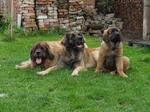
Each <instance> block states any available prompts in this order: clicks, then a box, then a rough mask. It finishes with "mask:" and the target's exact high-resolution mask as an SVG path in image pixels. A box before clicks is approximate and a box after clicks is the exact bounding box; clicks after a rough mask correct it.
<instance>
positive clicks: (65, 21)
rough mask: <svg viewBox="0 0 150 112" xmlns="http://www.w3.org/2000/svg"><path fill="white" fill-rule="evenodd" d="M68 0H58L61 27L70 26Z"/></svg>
mask: <svg viewBox="0 0 150 112" xmlns="http://www.w3.org/2000/svg"><path fill="white" fill-rule="evenodd" d="M68 7H69V4H68V0H58V18H59V25H60V27H61V28H68V27H69V11H68Z"/></svg>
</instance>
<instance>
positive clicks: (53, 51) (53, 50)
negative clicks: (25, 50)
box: [16, 41, 63, 69]
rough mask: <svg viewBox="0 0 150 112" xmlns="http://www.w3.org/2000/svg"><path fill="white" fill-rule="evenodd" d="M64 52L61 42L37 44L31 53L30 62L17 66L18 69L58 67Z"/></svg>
mask: <svg viewBox="0 0 150 112" xmlns="http://www.w3.org/2000/svg"><path fill="white" fill-rule="evenodd" d="M62 52H63V45H62V44H61V41H54V42H46V41H45V42H39V43H37V44H35V45H34V46H33V47H32V49H31V52H30V60H28V61H24V62H21V63H20V64H18V65H16V69H26V68H30V69H32V68H35V67H37V66H40V67H42V68H45V69H46V68H48V67H52V66H54V65H56V63H57V62H58V60H59V58H60V56H61V54H62Z"/></svg>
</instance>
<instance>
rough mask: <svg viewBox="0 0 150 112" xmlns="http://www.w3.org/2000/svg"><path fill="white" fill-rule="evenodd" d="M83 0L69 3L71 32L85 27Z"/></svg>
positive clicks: (74, 0) (73, 0) (72, 0)
mask: <svg viewBox="0 0 150 112" xmlns="http://www.w3.org/2000/svg"><path fill="white" fill-rule="evenodd" d="M82 6H83V2H82V0H70V1H69V21H70V28H71V30H82V28H83V25H84V17H83V14H82V13H83V10H82Z"/></svg>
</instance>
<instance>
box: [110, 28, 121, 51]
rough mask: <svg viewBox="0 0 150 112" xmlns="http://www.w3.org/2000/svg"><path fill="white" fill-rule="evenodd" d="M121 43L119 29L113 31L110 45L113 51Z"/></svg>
mask: <svg viewBox="0 0 150 112" xmlns="http://www.w3.org/2000/svg"><path fill="white" fill-rule="evenodd" d="M120 42H121V35H120V32H119V30H118V29H116V28H113V29H111V33H110V35H109V43H110V45H111V49H112V50H115V49H116V47H117V46H118V44H119V43H120Z"/></svg>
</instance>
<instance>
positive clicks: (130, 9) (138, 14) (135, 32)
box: [114, 0, 143, 38]
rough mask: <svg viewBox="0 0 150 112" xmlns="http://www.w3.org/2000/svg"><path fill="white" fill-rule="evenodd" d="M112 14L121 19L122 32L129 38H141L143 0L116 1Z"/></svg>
mask: <svg viewBox="0 0 150 112" xmlns="http://www.w3.org/2000/svg"><path fill="white" fill-rule="evenodd" d="M114 6H115V7H114V9H115V10H114V12H115V15H116V16H117V17H120V18H122V20H123V22H124V25H123V29H124V31H125V32H126V33H127V34H129V35H128V36H129V37H131V38H142V29H143V0H116V1H115V3H114Z"/></svg>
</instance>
